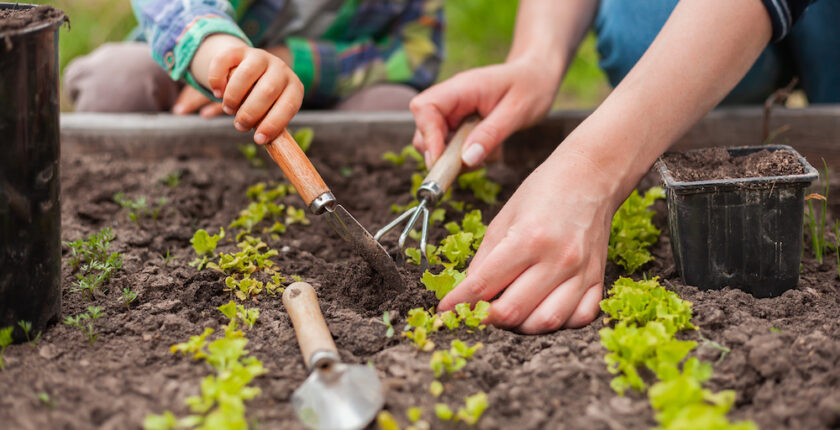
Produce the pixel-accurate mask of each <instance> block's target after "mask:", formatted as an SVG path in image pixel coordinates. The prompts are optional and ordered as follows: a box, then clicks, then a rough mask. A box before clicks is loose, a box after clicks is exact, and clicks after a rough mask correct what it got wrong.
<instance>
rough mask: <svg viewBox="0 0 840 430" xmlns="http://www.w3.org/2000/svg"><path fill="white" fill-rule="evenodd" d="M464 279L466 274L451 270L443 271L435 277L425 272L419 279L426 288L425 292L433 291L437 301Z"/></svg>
mask: <svg viewBox="0 0 840 430" xmlns="http://www.w3.org/2000/svg"><path fill="white" fill-rule="evenodd" d="M466 277H467V274H466V273H464V272H459V271H457V270H455V269H451V268H448V269H444V270H443V271H442V272H440V274H437V275H434V274H432V272H429V271H428V270H427V271H425V272H424V273H423V277H422V278H421V279H420V282H422V283H423V285H425V286H426V289H427V290H429V291H434V292H435V297H437V299H438V300H442V299H443V298H444V297H446V295H447V294H449V292H450V291H452V290H454V289H455V287H456V286H457V285H458V284H459V283H461V281H463V280H464V278H466Z"/></svg>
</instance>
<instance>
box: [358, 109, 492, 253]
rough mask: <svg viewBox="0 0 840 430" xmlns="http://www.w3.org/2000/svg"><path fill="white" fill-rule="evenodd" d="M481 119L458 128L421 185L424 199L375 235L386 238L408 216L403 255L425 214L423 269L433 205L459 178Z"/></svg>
mask: <svg viewBox="0 0 840 430" xmlns="http://www.w3.org/2000/svg"><path fill="white" fill-rule="evenodd" d="M478 121H479V120H478V118H475V117H473V118H469V119H467V120H466V121H464V123H463V124H461V127H459V128H458V131H457V132H455V136H453V137H452V140H451V141H450V142H449V145H447V147H446V150H445V151H443V154H442V155H441V156H440V158H439V159H438V160H437V162H435V165H434V166H432V167H431V169H430V170H429V174H428V175H426V178H425V179H423V183H422V184H420V188H418V189H417V193H416V197H417V200H418V201H419V202H420V203H419V204H418V205H417V206H415V207H413V208H411V209H409V210H407V211H405V212H403V213H402V214H400V216H398V217H397V218H396V219H394V220H393V221H391V222H389V223H388V224H387V225H385V227H382V228H381V229H380V230H379V231H377V232H376V235H374V236H373V238H374V239H376V240H377V241H379V240H380V239H382V236H385V235H386V234H388V232H389V231H391V230H393V229H394V228H395V227H396V226H398V225H400V224H401V223H402V222H403V221H405V220H406V219H408V223H407V224H406V226H405V228H404V229H403V231H402V233H401V234H400V237H399V239H398V241H397V244H398V245H399V248H400V252H399V255H400V257H402V255H403V248H404V247H405V240H406V239H407V238H408V235H409V233H411V230H412V229H413V228H414V225H415V224H417V220H418V219H419V218H420V217H421V216H422V217H423V224H422V227H421V231H420V253H421V255H422V267H423V270H425V269H427V268H428V267H429V257H428V256H427V255H426V242H427V240H428V238H429V208H430V207H434V205H435V204H436V203H437V202H438V200H439V199H440V198H441V197H442V196H443V195H444V194H445V193H446V190H448V189H449V186H450V185H452V182H454V181H455V178H457V177H458V173H460V172H461V165H462V164H461V148H463V147H464V141H465V140H466V139H467V136H468V135H469V134H470V132H471V131H472V129H473V128H475V126H476V124H478Z"/></svg>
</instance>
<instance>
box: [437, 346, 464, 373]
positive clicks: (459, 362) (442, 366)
mask: <svg viewBox="0 0 840 430" xmlns="http://www.w3.org/2000/svg"><path fill="white" fill-rule="evenodd" d="M466 365H467V360H466V358H464V357H461V356H460V355H458V354H457V353H455V354H453V353H452V351H451V350H450V351H443V350H437V351H435V352H433V353H432V357H431V359H430V360H429V367H430V368H431V369H432V370H433V371H434V372H435V378H440V377H441V376H443V375H444V374H447V375H451V374H453V373H455V372H457V371H459V370H461V369H463V368H464V366H466Z"/></svg>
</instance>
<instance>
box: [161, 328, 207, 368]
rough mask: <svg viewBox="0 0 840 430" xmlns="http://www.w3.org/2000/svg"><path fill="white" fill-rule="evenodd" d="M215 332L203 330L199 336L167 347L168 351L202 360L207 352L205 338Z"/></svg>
mask: <svg viewBox="0 0 840 430" xmlns="http://www.w3.org/2000/svg"><path fill="white" fill-rule="evenodd" d="M214 331H215V330H213V329H212V328H209V327H208V328H205V329H204V332H203V333H201V334H200V335H195V336H190V339H189V340H188V341H186V342H183V343H179V344H175V345H172V346H171V347H169V351H170V352H172V353H173V354H175V353H176V352H180V353H181V354H184V355H189V354H192V356H193V359H196V360H198V359H199V358H204V357H206V356H207V352H206V351H205V349H204V348H205V346H206V345H207V336H210V335H211V334H213V332H214Z"/></svg>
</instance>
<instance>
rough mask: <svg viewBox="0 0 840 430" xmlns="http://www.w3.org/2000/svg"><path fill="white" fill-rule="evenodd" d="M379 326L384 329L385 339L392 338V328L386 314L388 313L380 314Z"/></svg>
mask: <svg viewBox="0 0 840 430" xmlns="http://www.w3.org/2000/svg"><path fill="white" fill-rule="evenodd" d="M380 324H382V325H384V326H385V327H386V330H385V337H393V336H394V326H393V325H391V316H390V314H388V311H385V312H383V313H382V322H381V323H380Z"/></svg>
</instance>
